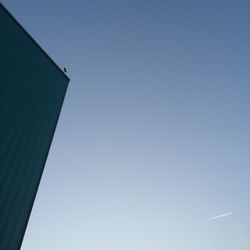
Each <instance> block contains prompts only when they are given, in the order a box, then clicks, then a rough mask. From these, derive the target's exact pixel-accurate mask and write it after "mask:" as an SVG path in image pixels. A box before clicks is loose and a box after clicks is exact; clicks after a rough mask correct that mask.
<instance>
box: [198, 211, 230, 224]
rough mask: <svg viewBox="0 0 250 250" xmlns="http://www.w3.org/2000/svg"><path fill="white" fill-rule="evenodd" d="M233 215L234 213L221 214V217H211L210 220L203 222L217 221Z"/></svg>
mask: <svg viewBox="0 0 250 250" xmlns="http://www.w3.org/2000/svg"><path fill="white" fill-rule="evenodd" d="M232 214H233V213H232V212H229V213H226V214H220V215H217V216H214V217H210V218H208V219H205V220H203V222H207V221H212V220H217V219H220V218H223V217H226V216H229V215H232Z"/></svg>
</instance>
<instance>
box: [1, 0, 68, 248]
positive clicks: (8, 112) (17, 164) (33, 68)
mask: <svg viewBox="0 0 250 250" xmlns="http://www.w3.org/2000/svg"><path fill="white" fill-rule="evenodd" d="M68 81H69V80H68V78H67V77H66V76H65V75H64V74H63V73H62V72H61V71H60V70H58V68H57V66H56V65H55V64H54V63H52V61H51V59H49V58H48V56H47V54H46V53H44V51H42V50H41V48H40V47H38V46H37V44H36V43H35V42H34V41H33V40H32V39H31V38H30V36H28V35H27V33H26V32H25V31H24V30H23V29H22V28H21V27H20V26H19V25H18V23H17V22H16V21H15V20H14V19H13V18H12V17H11V16H10V15H9V14H8V12H6V10H5V9H4V7H3V6H2V5H1V4H0V249H3V250H17V249H19V248H20V246H21V242H22V239H23V235H24V232H25V229H26V226H27V222H28V218H29V215H30V212H31V209H32V206H33V202H34V199H35V195H36V192H37V188H38V185H39V182H40V179H41V175H42V172H43V168H44V165H45V162H46V158H47V154H48V151H49V147H50V144H51V141H52V138H53V134H54V131H55V128H56V123H57V120H58V117H59V114H60V110H61V106H62V103H63V99H64V96H65V92H66V89H67V85H68Z"/></svg>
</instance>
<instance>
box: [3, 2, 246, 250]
mask: <svg viewBox="0 0 250 250" xmlns="http://www.w3.org/2000/svg"><path fill="white" fill-rule="evenodd" d="M2 2H3V4H5V6H6V7H7V8H8V9H9V10H10V11H11V12H12V14H13V15H14V16H15V17H16V18H17V19H18V20H19V21H20V23H21V24H22V25H23V26H24V27H25V28H26V29H27V31H28V32H29V33H30V34H31V35H32V36H33V37H34V38H35V40H36V41H37V42H38V43H39V44H40V45H41V46H42V47H43V48H44V49H45V50H46V51H47V52H48V54H49V55H51V57H52V58H53V59H54V60H55V61H56V62H57V63H58V64H59V65H60V66H61V67H62V68H63V67H66V68H67V69H68V75H69V77H70V78H71V82H70V85H69V89H68V93H67V96H66V100H65V103H64V107H63V111H62V114H61V117H60V121H59V124H58V127H57V131H56V134H55V138H54V141H53V144H52V148H51V151H50V155H49V159H48V161H47V165H46V168H45V172H44V175H43V178H42V182H41V185H40V188H39V191H38V195H37V198H36V202H35V205H34V209H33V211H32V215H31V218H30V222H29V225H28V229H27V232H26V235H25V239H24V243H23V247H22V250H34V249H36V250H66V249H67V250H68V249H73V250H74V249H76V250H78V249H88V250H100V249H102V250H128V249H129V250H155V249H157V250H165V249H169V250H183V249H184V250H201V249H202V250H211V249H213V250H224V249H225V250H248V249H249V247H250V199H249V190H250V167H249V166H250V132H249V131H250V130H249V124H250V112H249V110H250V83H249V66H250V64H249V45H250V36H249V35H250V34H249V32H250V31H249V23H250V20H249V19H250V18H249V17H250V15H249V7H250V4H249V1H247V0H238V1H235V0H234V1H232V0H227V1H226V0H210V1H198V0H190V1H184V0H182V1H181V0H175V1H174V0H172V1H159V0H158V1H157V0H155V1H152V0H150V1H149V0H144V1H142V0H133V1H132V0H126V1H125V0H107V1H101V0H99V1H95V0H92V1H90V0H89V1H77V0H71V1H66V0H53V1H51V0H44V1H31V0H24V1H15V0H8V1H7V0H4V1H2ZM225 213H232V214H231V215H229V216H226V217H222V218H219V219H216V220H211V221H204V220H205V219H208V218H210V217H214V216H219V215H222V214H225Z"/></svg>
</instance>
